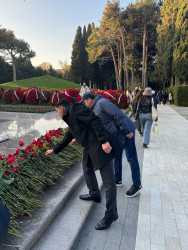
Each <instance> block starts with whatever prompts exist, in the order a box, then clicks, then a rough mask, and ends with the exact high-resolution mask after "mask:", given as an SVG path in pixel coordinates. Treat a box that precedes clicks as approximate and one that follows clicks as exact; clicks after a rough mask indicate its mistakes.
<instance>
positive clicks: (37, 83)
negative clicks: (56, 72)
mask: <svg viewBox="0 0 188 250" xmlns="http://www.w3.org/2000/svg"><path fill="white" fill-rule="evenodd" d="M0 87H3V88H4V89H17V88H29V87H37V88H40V89H57V90H62V89H68V88H77V89H80V88H81V85H80V84H76V83H73V82H69V81H66V80H63V79H60V78H57V77H53V76H49V75H45V76H39V77H33V78H29V79H24V80H19V81H16V82H7V83H4V84H0Z"/></svg>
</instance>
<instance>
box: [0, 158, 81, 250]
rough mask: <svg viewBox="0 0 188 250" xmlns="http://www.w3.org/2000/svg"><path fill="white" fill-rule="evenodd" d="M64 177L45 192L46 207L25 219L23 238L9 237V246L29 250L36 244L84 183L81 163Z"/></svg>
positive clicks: (42, 199)
mask: <svg viewBox="0 0 188 250" xmlns="http://www.w3.org/2000/svg"><path fill="white" fill-rule="evenodd" d="M64 177H65V178H66V181H65V180H62V179H61V180H58V181H56V184H55V185H54V186H53V187H50V188H48V189H47V190H45V193H44V194H43V195H42V197H41V201H42V202H43V203H44V204H45V206H43V207H42V208H40V209H37V210H35V211H34V212H33V213H32V217H31V218H29V217H26V218H24V219H23V221H22V222H23V224H22V226H21V229H20V230H19V232H20V233H21V235H22V236H23V238H18V237H15V236H12V235H10V234H9V235H8V237H7V241H8V242H9V245H10V243H11V244H12V245H14V246H17V247H18V248H19V249H20V250H28V249H30V248H31V247H32V246H33V245H34V244H35V243H36V241H37V240H38V239H39V237H40V236H41V235H42V234H43V232H44V231H45V230H46V229H47V228H48V227H49V225H50V223H51V222H52V221H53V219H54V218H55V217H56V215H57V214H58V212H59V211H60V210H61V209H62V207H63V206H64V205H65V203H66V202H67V201H68V200H69V198H70V197H71V196H72V194H73V193H74V192H75V190H76V189H77V188H78V187H79V185H80V183H81V182H82V181H83V178H84V176H83V170H82V167H81V162H79V163H76V164H74V165H73V166H71V168H70V169H67V170H66V171H65V172H64ZM28 218H29V220H28ZM4 244H7V242H4ZM1 249H3V250H6V249H7V247H2V248H1Z"/></svg>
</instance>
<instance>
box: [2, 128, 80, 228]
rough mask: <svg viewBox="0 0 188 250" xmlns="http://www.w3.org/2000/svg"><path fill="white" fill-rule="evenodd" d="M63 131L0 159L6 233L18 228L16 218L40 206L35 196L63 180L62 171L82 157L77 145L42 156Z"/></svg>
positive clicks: (56, 141)
mask: <svg viewBox="0 0 188 250" xmlns="http://www.w3.org/2000/svg"><path fill="white" fill-rule="evenodd" d="M65 131H66V129H61V128H59V129H57V130H50V131H49V132H48V133H46V134H45V135H43V136H41V137H40V138H38V139H37V140H34V141H33V142H32V143H31V144H29V145H28V146H27V147H26V148H25V149H17V150H16V152H15V153H14V154H12V155H11V154H9V155H8V156H6V157H5V156H0V200H1V202H2V203H3V204H4V205H5V206H6V207H7V208H8V209H9V211H10V213H11V215H12V219H11V224H10V232H11V230H13V229H12V228H13V227H18V223H17V219H16V218H17V217H18V216H24V215H26V214H29V215H30V214H31V212H32V211H33V210H34V209H35V208H39V207H41V201H40V200H39V195H40V194H41V193H42V192H43V191H44V189H45V187H46V186H49V185H53V184H54V180H55V179H56V178H58V177H63V171H64V170H65V168H67V167H69V166H71V165H72V164H73V163H74V162H75V161H78V160H79V159H80V157H81V155H82V149H81V147H80V146H79V145H76V144H75V145H69V146H68V147H66V149H64V150H63V151H62V152H60V153H59V154H58V155H56V154H53V155H52V156H50V157H45V152H46V150H47V149H48V148H53V147H54V146H55V145H56V144H57V143H58V142H60V141H61V140H62V138H63V136H64V134H65Z"/></svg>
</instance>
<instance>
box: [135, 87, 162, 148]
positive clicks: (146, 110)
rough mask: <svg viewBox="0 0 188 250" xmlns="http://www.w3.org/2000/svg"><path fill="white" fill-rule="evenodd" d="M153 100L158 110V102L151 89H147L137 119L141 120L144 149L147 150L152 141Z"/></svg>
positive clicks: (139, 106) (143, 94)
mask: <svg viewBox="0 0 188 250" xmlns="http://www.w3.org/2000/svg"><path fill="white" fill-rule="evenodd" d="M152 99H153V102H154V106H155V108H157V103H156V100H155V99H154V98H153V93H152V89H151V88H146V89H145V90H144V92H143V93H142V97H141V98H140V101H139V104H138V108H137V111H136V119H138V118H139V119H140V123H141V130H142V133H143V147H144V148H147V147H148V145H149V141H150V133H151V126H152V123H153V120H152Z"/></svg>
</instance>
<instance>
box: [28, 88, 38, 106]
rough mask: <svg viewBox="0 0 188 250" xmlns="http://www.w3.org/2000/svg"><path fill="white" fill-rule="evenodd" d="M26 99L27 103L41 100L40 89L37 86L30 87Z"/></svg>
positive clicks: (31, 103) (32, 103)
mask: <svg viewBox="0 0 188 250" xmlns="http://www.w3.org/2000/svg"><path fill="white" fill-rule="evenodd" d="M25 101H26V103H27V104H30V105H34V104H37V103H38V101H39V90H38V89H37V88H30V89H28V91H27V92H26V96H25Z"/></svg>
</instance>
